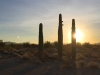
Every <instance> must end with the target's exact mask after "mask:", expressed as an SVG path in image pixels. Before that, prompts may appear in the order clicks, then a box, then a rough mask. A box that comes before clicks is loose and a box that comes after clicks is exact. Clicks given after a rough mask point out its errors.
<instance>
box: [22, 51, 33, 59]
mask: <svg viewBox="0 0 100 75" xmlns="http://www.w3.org/2000/svg"><path fill="white" fill-rule="evenodd" d="M33 57H34V54H33V53H31V52H26V53H24V54H23V55H22V56H21V57H20V58H21V59H33Z"/></svg>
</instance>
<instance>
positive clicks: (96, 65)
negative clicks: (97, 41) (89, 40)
mask: <svg viewBox="0 0 100 75" xmlns="http://www.w3.org/2000/svg"><path fill="white" fill-rule="evenodd" d="M86 68H92V69H99V68H100V64H99V63H98V62H89V63H88V64H87V65H86Z"/></svg>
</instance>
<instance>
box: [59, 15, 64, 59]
mask: <svg viewBox="0 0 100 75" xmlns="http://www.w3.org/2000/svg"><path fill="white" fill-rule="evenodd" d="M62 22H63V21H62V15H61V14H59V26H58V56H59V58H60V59H61V58H62V49H63V31H62V26H63V24H62Z"/></svg>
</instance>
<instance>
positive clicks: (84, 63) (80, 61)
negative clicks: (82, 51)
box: [76, 60, 86, 68]
mask: <svg viewBox="0 0 100 75" xmlns="http://www.w3.org/2000/svg"><path fill="white" fill-rule="evenodd" d="M85 65H86V61H84V60H79V61H76V68H81V67H85Z"/></svg>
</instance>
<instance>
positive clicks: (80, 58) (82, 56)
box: [76, 53, 86, 60]
mask: <svg viewBox="0 0 100 75" xmlns="http://www.w3.org/2000/svg"><path fill="white" fill-rule="evenodd" d="M85 59H86V57H85V56H84V55H83V54H82V53H77V54H76V60H85Z"/></svg>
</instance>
